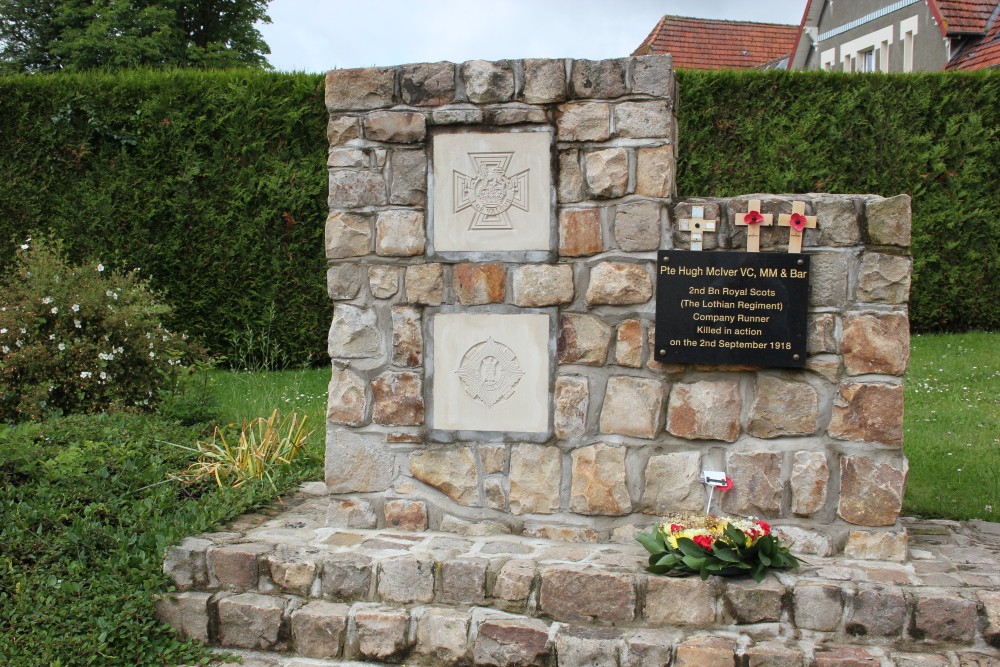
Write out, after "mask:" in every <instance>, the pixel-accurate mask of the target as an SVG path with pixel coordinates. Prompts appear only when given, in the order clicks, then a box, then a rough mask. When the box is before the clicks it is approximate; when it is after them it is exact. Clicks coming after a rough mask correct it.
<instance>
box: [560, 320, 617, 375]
mask: <svg viewBox="0 0 1000 667" xmlns="http://www.w3.org/2000/svg"><path fill="white" fill-rule="evenodd" d="M610 343H611V327H610V326H608V325H607V324H606V323H605V322H604V320H602V319H601V318H599V317H597V316H596V315H578V314H574V313H565V312H564V313H563V314H562V318H561V320H560V327H559V339H558V341H557V345H556V347H557V351H558V354H559V363H560V364H583V365H587V366H603V365H604V362H605V361H607V358H608V345H609V344H610Z"/></svg>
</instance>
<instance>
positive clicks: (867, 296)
mask: <svg viewBox="0 0 1000 667" xmlns="http://www.w3.org/2000/svg"><path fill="white" fill-rule="evenodd" d="M912 276H913V260H911V259H910V258H909V257H900V256H898V255H887V254H885V253H881V252H866V253H865V254H864V255H862V257H861V269H860V271H859V273H858V301H861V302H863V303H891V304H904V303H906V302H907V300H908V299H909V298H910V280H911V278H912Z"/></svg>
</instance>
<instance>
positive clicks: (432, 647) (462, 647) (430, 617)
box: [414, 609, 469, 665]
mask: <svg viewBox="0 0 1000 667" xmlns="http://www.w3.org/2000/svg"><path fill="white" fill-rule="evenodd" d="M468 634H469V614H468V613H466V612H461V611H453V610H450V609H427V610H425V611H424V612H423V613H422V614H420V617H419V618H418V619H417V645H416V646H415V647H414V652H415V653H416V654H417V655H422V656H425V657H427V658H429V659H431V660H433V661H434V664H438V665H457V664H464V663H465V662H466V661H467V657H468V648H467V646H466V642H467V637H468Z"/></svg>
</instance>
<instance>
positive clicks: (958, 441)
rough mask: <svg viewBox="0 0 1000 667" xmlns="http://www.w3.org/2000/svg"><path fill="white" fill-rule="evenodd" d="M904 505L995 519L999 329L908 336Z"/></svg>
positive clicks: (999, 491) (999, 476)
mask: <svg viewBox="0 0 1000 667" xmlns="http://www.w3.org/2000/svg"><path fill="white" fill-rule="evenodd" d="M905 424H906V434H905V437H904V441H903V451H904V452H906V456H907V457H908V458H909V460H910V476H909V479H908V480H907V487H906V497H905V499H904V501H903V511H904V512H906V513H910V514H916V515H920V516H932V517H944V518H949V519H985V520H987V521H1000V334H997V333H984V332H973V333H966V334H935V335H929V334H928V335H921V336H914V337H913V339H912V341H911V345H910V370H909V372H908V373H907V376H906V419H905Z"/></svg>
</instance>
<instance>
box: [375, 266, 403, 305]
mask: <svg viewBox="0 0 1000 667" xmlns="http://www.w3.org/2000/svg"><path fill="white" fill-rule="evenodd" d="M368 284H369V285H370V286H371V290H372V296H373V297H375V298H376V299H388V298H390V297H392V296H395V294H396V292H398V291H399V269H398V268H396V267H395V266H383V265H380V264H373V265H370V266H369V267H368Z"/></svg>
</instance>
